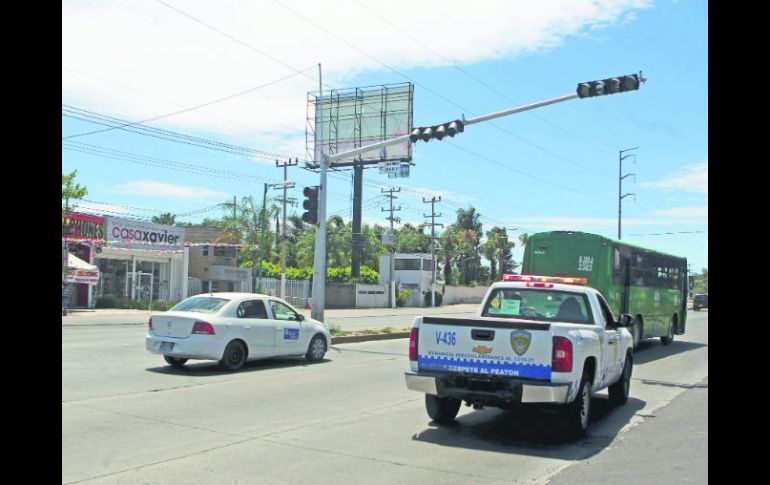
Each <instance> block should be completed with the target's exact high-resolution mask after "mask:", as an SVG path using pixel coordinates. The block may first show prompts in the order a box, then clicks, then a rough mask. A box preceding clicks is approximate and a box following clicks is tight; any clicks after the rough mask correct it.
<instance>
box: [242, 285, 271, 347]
mask: <svg viewBox="0 0 770 485" xmlns="http://www.w3.org/2000/svg"><path fill="white" fill-rule="evenodd" d="M235 315H236V321H237V324H238V325H239V326H240V327H241V329H242V331H243V336H244V338H245V339H246V343H247V344H248V346H249V357H265V356H270V355H275V330H274V323H273V321H272V320H271V319H270V318H269V316H268V313H267V309H266V307H265V302H264V301H263V300H262V299H261V298H254V299H249V300H244V301H242V302H241V303H240V304H239V305H238V308H237V309H236V311H235Z"/></svg>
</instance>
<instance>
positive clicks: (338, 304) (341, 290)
mask: <svg viewBox="0 0 770 485" xmlns="http://www.w3.org/2000/svg"><path fill="white" fill-rule="evenodd" d="M325 306H326V308H355V307H356V285H353V284H348V283H331V282H329V281H327V282H326V305H325Z"/></svg>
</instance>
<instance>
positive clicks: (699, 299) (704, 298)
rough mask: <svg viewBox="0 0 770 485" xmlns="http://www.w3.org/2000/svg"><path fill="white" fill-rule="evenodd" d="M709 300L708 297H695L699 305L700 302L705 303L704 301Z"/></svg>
mask: <svg viewBox="0 0 770 485" xmlns="http://www.w3.org/2000/svg"><path fill="white" fill-rule="evenodd" d="M707 300H708V296H706V295H695V300H694V301H697V302H698V303H700V302H704V301H707Z"/></svg>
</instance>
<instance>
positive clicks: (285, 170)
mask: <svg viewBox="0 0 770 485" xmlns="http://www.w3.org/2000/svg"><path fill="white" fill-rule="evenodd" d="M298 163H299V161H298V160H297V159H296V158H295V159H294V163H292V161H291V159H289V161H288V162H286V163H280V162H279V161H278V160H276V161H275V166H276V167H283V199H281V201H282V202H283V212H282V214H283V226H282V228H281V299H283V300H285V299H286V202H287V199H286V190H287V189H289V188H290V187H289V184H291V188H293V187H294V183H293V182H289V178H288V170H289V167H292V166H294V165H297V164H298ZM276 232H277V231H276Z"/></svg>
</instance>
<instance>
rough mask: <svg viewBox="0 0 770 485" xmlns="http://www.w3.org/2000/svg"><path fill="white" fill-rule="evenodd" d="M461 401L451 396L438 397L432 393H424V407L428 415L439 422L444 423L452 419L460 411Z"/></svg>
mask: <svg viewBox="0 0 770 485" xmlns="http://www.w3.org/2000/svg"><path fill="white" fill-rule="evenodd" d="M461 404H462V401H461V400H460V399H455V398H451V397H438V396H434V395H433V394H426V395H425V409H426V410H427V411H428V416H430V419H432V420H433V421H435V422H437V423H439V424H446V423H450V422H452V421H454V419H455V417H457V413H458V412H459V411H460V405H461Z"/></svg>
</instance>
